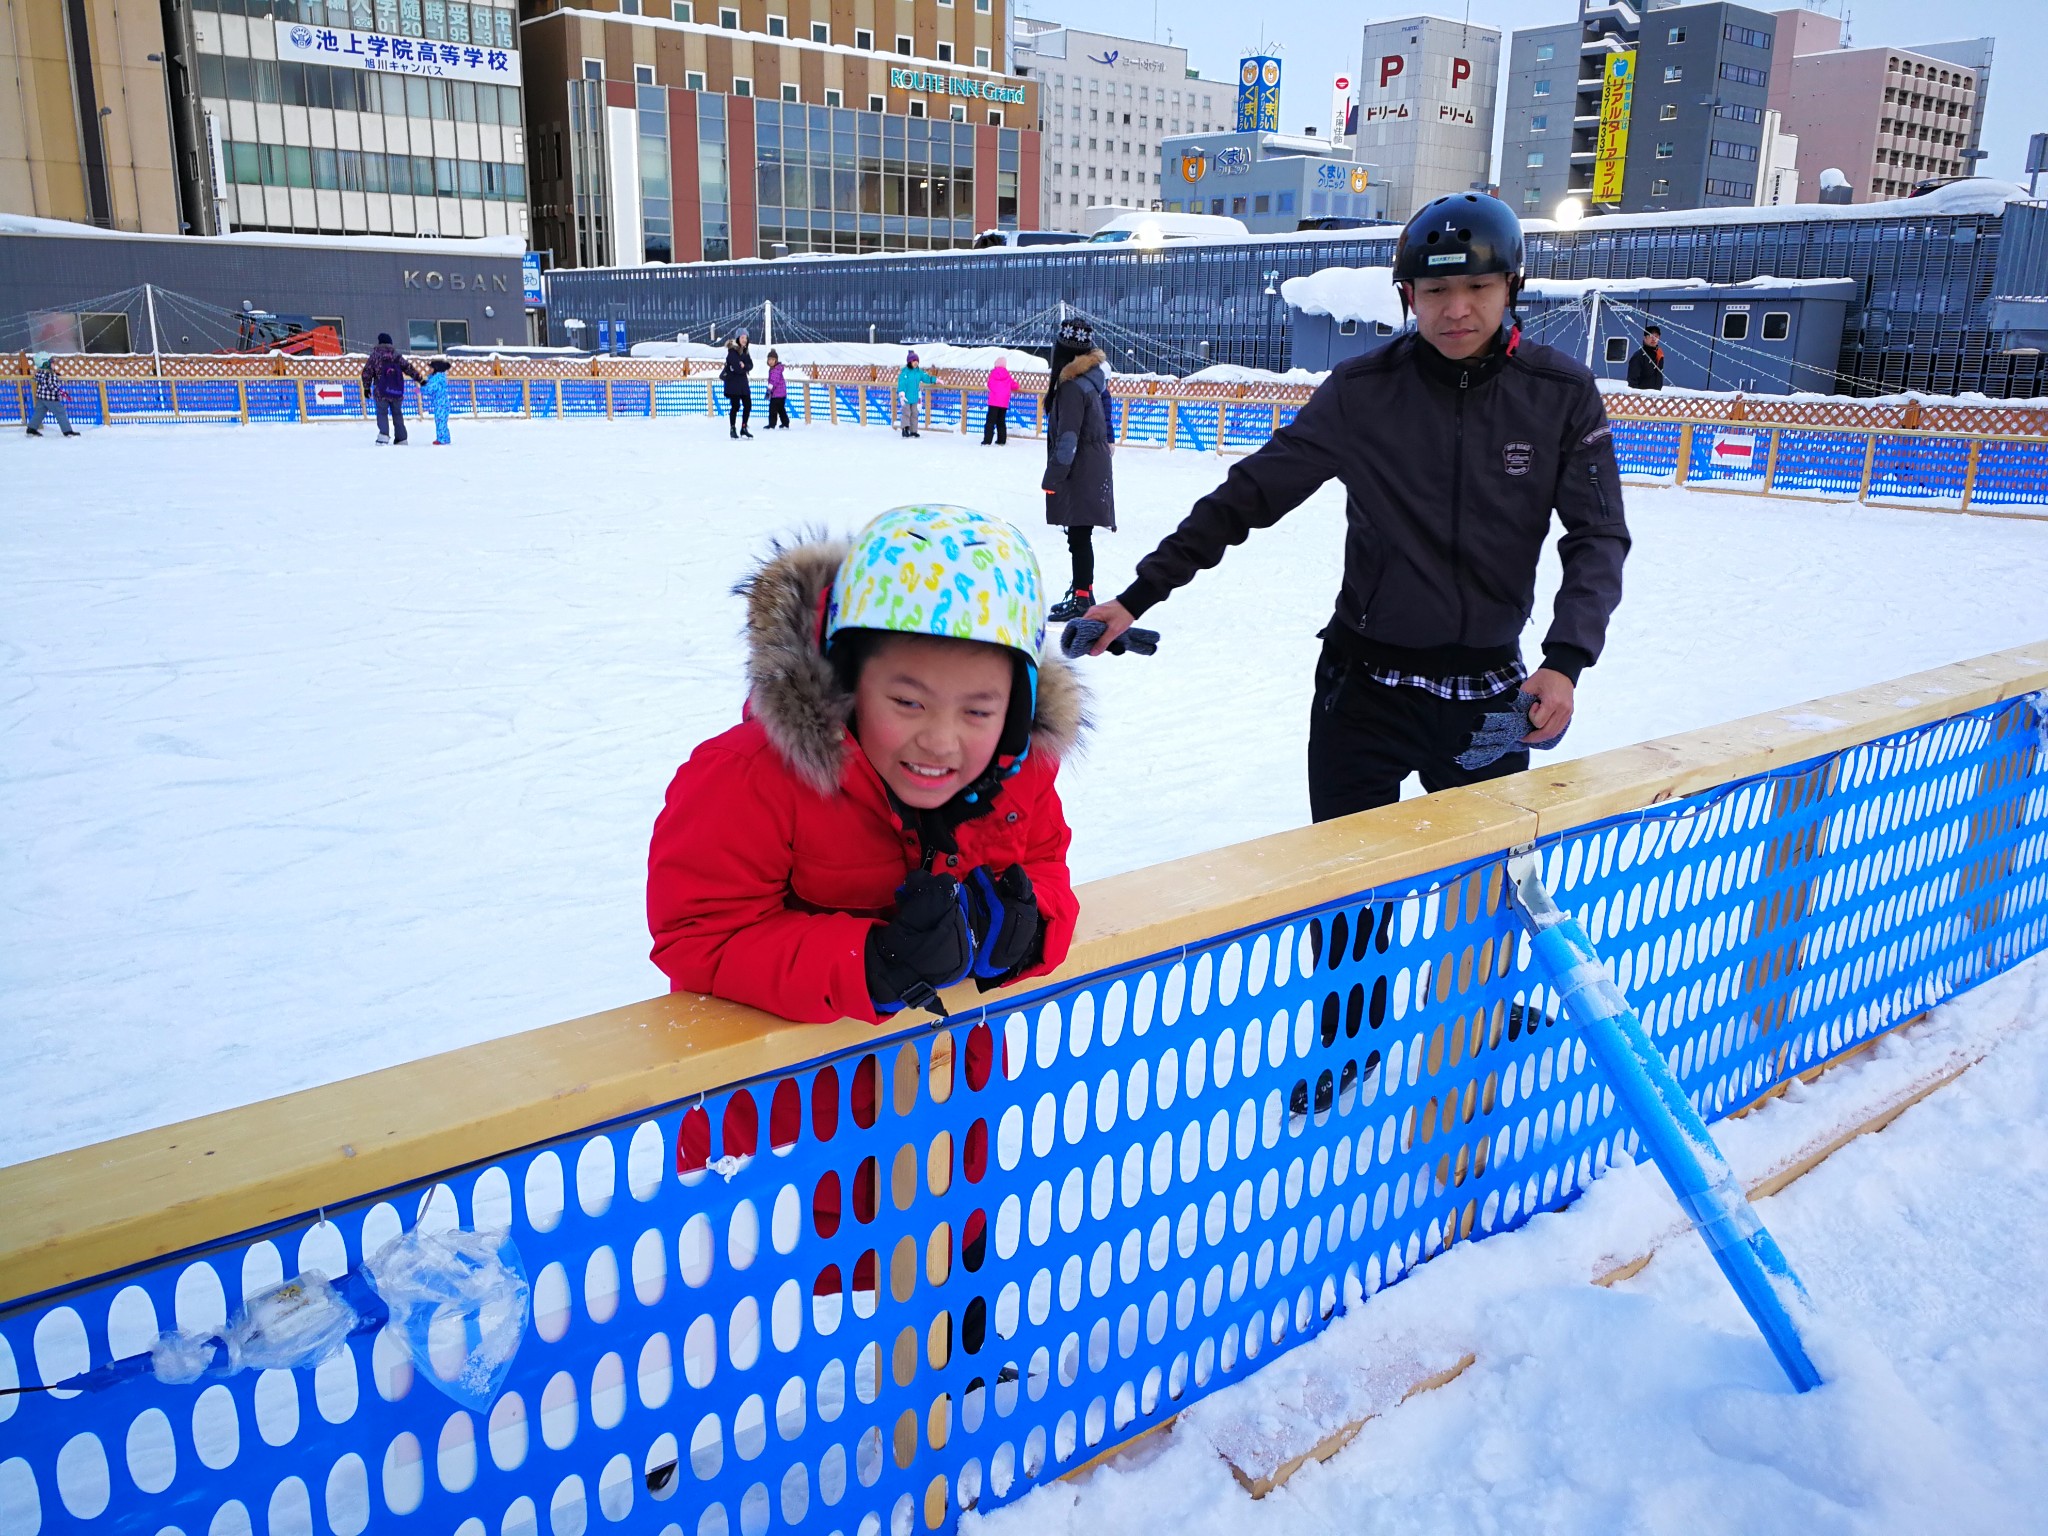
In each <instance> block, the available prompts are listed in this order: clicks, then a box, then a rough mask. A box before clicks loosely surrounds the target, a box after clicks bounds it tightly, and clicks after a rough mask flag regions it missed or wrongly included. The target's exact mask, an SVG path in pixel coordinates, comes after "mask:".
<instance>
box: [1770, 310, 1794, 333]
mask: <svg viewBox="0 0 2048 1536" xmlns="http://www.w3.org/2000/svg"><path fill="white" fill-rule="evenodd" d="M1791 334H1792V315H1791V312H1790V311H1789V310H1783V309H1774V310H1771V311H1770V312H1769V313H1767V314H1766V315H1765V316H1764V340H1765V341H1783V340H1784V339H1785V338H1786V337H1788V336H1790V335H1791Z"/></svg>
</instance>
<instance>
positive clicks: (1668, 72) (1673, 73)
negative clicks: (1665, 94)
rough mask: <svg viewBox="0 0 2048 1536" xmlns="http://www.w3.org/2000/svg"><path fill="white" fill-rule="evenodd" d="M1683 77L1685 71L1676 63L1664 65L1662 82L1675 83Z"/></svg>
mask: <svg viewBox="0 0 2048 1536" xmlns="http://www.w3.org/2000/svg"><path fill="white" fill-rule="evenodd" d="M1684 78H1685V71H1684V70H1683V69H1681V68H1680V67H1679V66H1678V65H1676V64H1666V65H1665V66H1664V83H1665V84H1666V85H1676V84H1678V82H1679V81H1681V80H1683V79H1684Z"/></svg>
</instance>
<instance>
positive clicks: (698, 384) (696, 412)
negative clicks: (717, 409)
mask: <svg viewBox="0 0 2048 1536" xmlns="http://www.w3.org/2000/svg"><path fill="white" fill-rule="evenodd" d="M710 413H711V396H710V392H709V389H708V386H706V384H705V383H704V381H703V380H702V379H667V380H664V381H663V382H661V383H659V384H656V385H655V386H654V414H655V415H657V416H708V415H709V414H710Z"/></svg>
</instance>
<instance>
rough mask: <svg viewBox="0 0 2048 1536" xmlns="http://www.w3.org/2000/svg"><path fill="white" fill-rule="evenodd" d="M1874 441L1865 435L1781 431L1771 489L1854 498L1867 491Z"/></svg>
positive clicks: (1781, 428) (1794, 430) (1788, 428)
mask: <svg viewBox="0 0 2048 1536" xmlns="http://www.w3.org/2000/svg"><path fill="white" fill-rule="evenodd" d="M1869 452H1870V438H1869V437H1868V436H1867V435H1866V434H1864V433H1861V432H1802V431H1800V430H1799V429H1798V428H1796V427H1780V428H1779V429H1778V460H1777V467H1776V470H1775V472H1774V473H1773V474H1772V476H1771V488H1772V489H1773V490H1778V491H1798V492H1802V493H1805V494H1808V495H1816V494H1818V495H1833V496H1854V495H1856V494H1857V493H1858V492H1859V491H1861V490H1862V488H1863V461H1864V459H1865V458H1866V457H1867V456H1868V454H1869Z"/></svg>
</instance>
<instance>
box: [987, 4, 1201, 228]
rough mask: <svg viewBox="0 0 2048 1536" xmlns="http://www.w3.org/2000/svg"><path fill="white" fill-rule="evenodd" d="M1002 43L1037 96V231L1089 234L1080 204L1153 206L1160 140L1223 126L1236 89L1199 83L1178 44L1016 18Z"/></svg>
mask: <svg viewBox="0 0 2048 1536" xmlns="http://www.w3.org/2000/svg"><path fill="white" fill-rule="evenodd" d="M1011 42H1012V50H1011V58H1012V61H1013V66H1012V67H1013V68H1014V70H1015V72H1016V73H1017V74H1019V75H1020V76H1023V77H1025V78H1027V79H1030V80H1032V81H1034V82H1035V83H1036V84H1037V86H1038V89H1039V92H1040V95H1039V102H1040V107H1041V113H1042V121H1043V125H1044V130H1045V136H1044V140H1043V142H1042V145H1041V150H1040V152H1041V154H1042V156H1043V180H1042V182H1041V185H1042V187H1043V189H1044V191H1043V201H1042V204H1041V208H1040V219H1039V222H1040V226H1041V227H1042V228H1045V229H1069V230H1082V231H1092V230H1093V229H1095V228H1097V227H1099V226H1100V224H1101V223H1102V221H1103V215H1102V214H1100V213H1097V214H1094V215H1092V216H1091V215H1090V214H1089V212H1088V210H1089V209H1090V208H1098V209H1099V208H1105V207H1113V208H1158V207H1160V206H1162V200H1163V199H1166V198H1168V197H1169V196H1171V194H1170V193H1169V192H1168V191H1167V190H1166V187H1165V184H1164V179H1163V177H1162V174H1161V170H1160V166H1161V159H1160V155H1161V145H1162V144H1163V143H1164V142H1165V140H1166V138H1167V137H1168V136H1169V135H1173V134H1197V133H1199V134H1206V133H1212V132H1217V131H1220V130H1227V129H1228V128H1229V127H1230V123H1231V115H1232V113H1233V111H1234V110H1235V103H1236V87H1235V86H1232V85H1229V84H1226V83H1224V82H1221V81H1214V80H1203V79H1201V78H1200V77H1199V76H1198V75H1197V74H1196V73H1195V72H1194V71H1192V70H1190V69H1189V68H1188V52H1187V50H1186V49H1185V48H1176V47H1173V46H1172V45H1170V44H1165V43H1151V42H1144V41H1141V40H1139V39H1137V38H1129V37H1109V36H1105V35H1104V34H1102V33H1099V32H1082V31H1077V30H1075V29H1074V28H1071V27H1061V26H1051V25H1047V24H1046V23H1044V22H1035V21H1023V20H1020V21H1019V22H1018V23H1017V24H1016V25H1015V26H1014V27H1012V29H1011Z"/></svg>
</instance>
